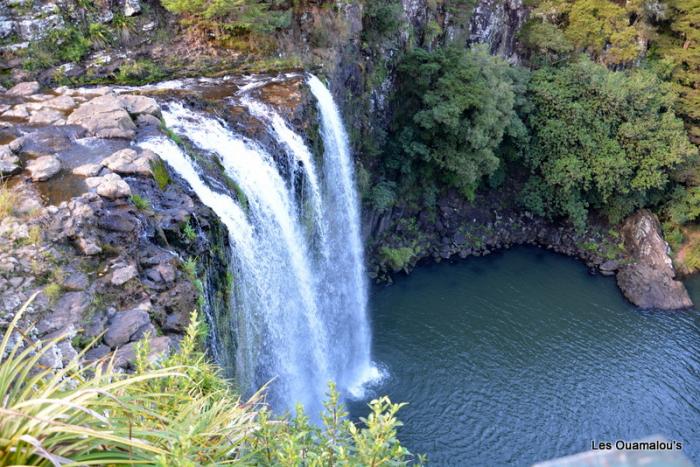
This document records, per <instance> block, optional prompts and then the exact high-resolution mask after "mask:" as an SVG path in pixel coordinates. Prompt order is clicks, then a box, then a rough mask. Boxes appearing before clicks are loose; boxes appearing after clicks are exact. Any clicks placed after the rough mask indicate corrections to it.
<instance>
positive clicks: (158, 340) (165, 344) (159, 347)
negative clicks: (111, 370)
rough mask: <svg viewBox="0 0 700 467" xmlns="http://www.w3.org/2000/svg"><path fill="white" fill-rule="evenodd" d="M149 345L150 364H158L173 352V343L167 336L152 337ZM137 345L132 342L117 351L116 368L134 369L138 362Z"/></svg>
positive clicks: (115, 357)
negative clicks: (157, 362) (135, 363)
mask: <svg viewBox="0 0 700 467" xmlns="http://www.w3.org/2000/svg"><path fill="white" fill-rule="evenodd" d="M148 344H149V352H148V360H149V361H150V362H156V361H158V360H159V359H161V358H164V357H166V356H167V355H168V354H169V353H170V352H171V350H172V343H171V341H170V338H169V337H167V336H161V337H152V338H150V339H149V341H148ZM137 345H138V343H137V342H132V343H131V344H128V345H125V346H124V347H122V348H120V349H119V350H117V352H116V353H115V355H114V364H115V366H116V367H118V368H132V367H133V365H134V362H135V361H136V346H137Z"/></svg>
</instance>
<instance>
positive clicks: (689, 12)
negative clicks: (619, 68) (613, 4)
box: [653, 0, 700, 144]
mask: <svg viewBox="0 0 700 467" xmlns="http://www.w3.org/2000/svg"><path fill="white" fill-rule="evenodd" d="M664 5H665V7H666V10H665V11H666V15H665V18H664V19H663V21H661V22H660V27H659V29H660V32H661V34H660V37H659V38H658V40H657V41H656V46H655V47H654V49H653V52H654V55H655V56H658V57H663V58H665V59H666V60H669V61H670V63H671V64H672V67H673V68H672V77H673V80H674V81H675V83H676V86H677V87H676V90H677V91H678V93H679V95H680V102H679V107H678V110H679V113H680V114H681V115H683V117H684V118H685V119H686V122H687V123H688V127H689V130H690V134H691V137H692V138H693V140H694V141H695V142H696V144H697V143H700V27H698V24H700V4H698V2H697V1H688V0H666V1H665V2H664Z"/></svg>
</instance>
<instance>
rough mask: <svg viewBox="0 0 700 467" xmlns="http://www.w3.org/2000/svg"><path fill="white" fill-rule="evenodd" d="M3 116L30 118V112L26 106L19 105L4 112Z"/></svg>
mask: <svg viewBox="0 0 700 467" xmlns="http://www.w3.org/2000/svg"><path fill="white" fill-rule="evenodd" d="M2 116H3V117H6V118H29V110H28V109H27V106H26V105H25V104H18V105H15V106H13V107H12V108H11V109H10V110H6V111H5V112H3V113H2Z"/></svg>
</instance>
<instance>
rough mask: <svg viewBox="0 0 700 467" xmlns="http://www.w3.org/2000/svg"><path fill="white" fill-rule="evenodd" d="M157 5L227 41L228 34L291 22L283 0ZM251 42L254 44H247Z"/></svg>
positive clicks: (165, 1) (172, 0)
mask: <svg viewBox="0 0 700 467" xmlns="http://www.w3.org/2000/svg"><path fill="white" fill-rule="evenodd" d="M160 2H161V5H163V7H164V8H165V9H166V10H168V11H170V12H171V13H175V14H177V15H180V16H181V17H182V21H183V23H184V24H186V25H188V26H192V27H195V28H197V29H199V30H202V31H204V32H205V33H206V35H207V36H210V37H211V36H213V37H214V38H215V39H216V40H218V41H220V42H222V43H224V44H226V43H228V45H232V44H233V43H232V42H231V41H230V40H231V38H235V37H237V36H247V35H263V34H269V33H271V32H274V31H275V30H278V29H283V28H287V27H289V26H290V24H291V8H290V5H289V2H288V1H285V0H216V1H205V0H160ZM249 45H250V46H253V45H254V44H249Z"/></svg>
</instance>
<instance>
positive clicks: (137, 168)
mask: <svg viewBox="0 0 700 467" xmlns="http://www.w3.org/2000/svg"><path fill="white" fill-rule="evenodd" d="M154 157H155V154H153V152H151V151H140V152H136V151H135V150H133V149H131V148H126V149H122V150H120V151H117V152H115V153H114V154H112V155H111V156H109V157H107V158H106V159H104V160H103V161H102V165H103V166H105V167H107V168H108V169H109V170H111V171H113V172H116V173H118V174H122V175H143V176H145V177H148V176H150V175H151V161H152V160H153V158H154Z"/></svg>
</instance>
